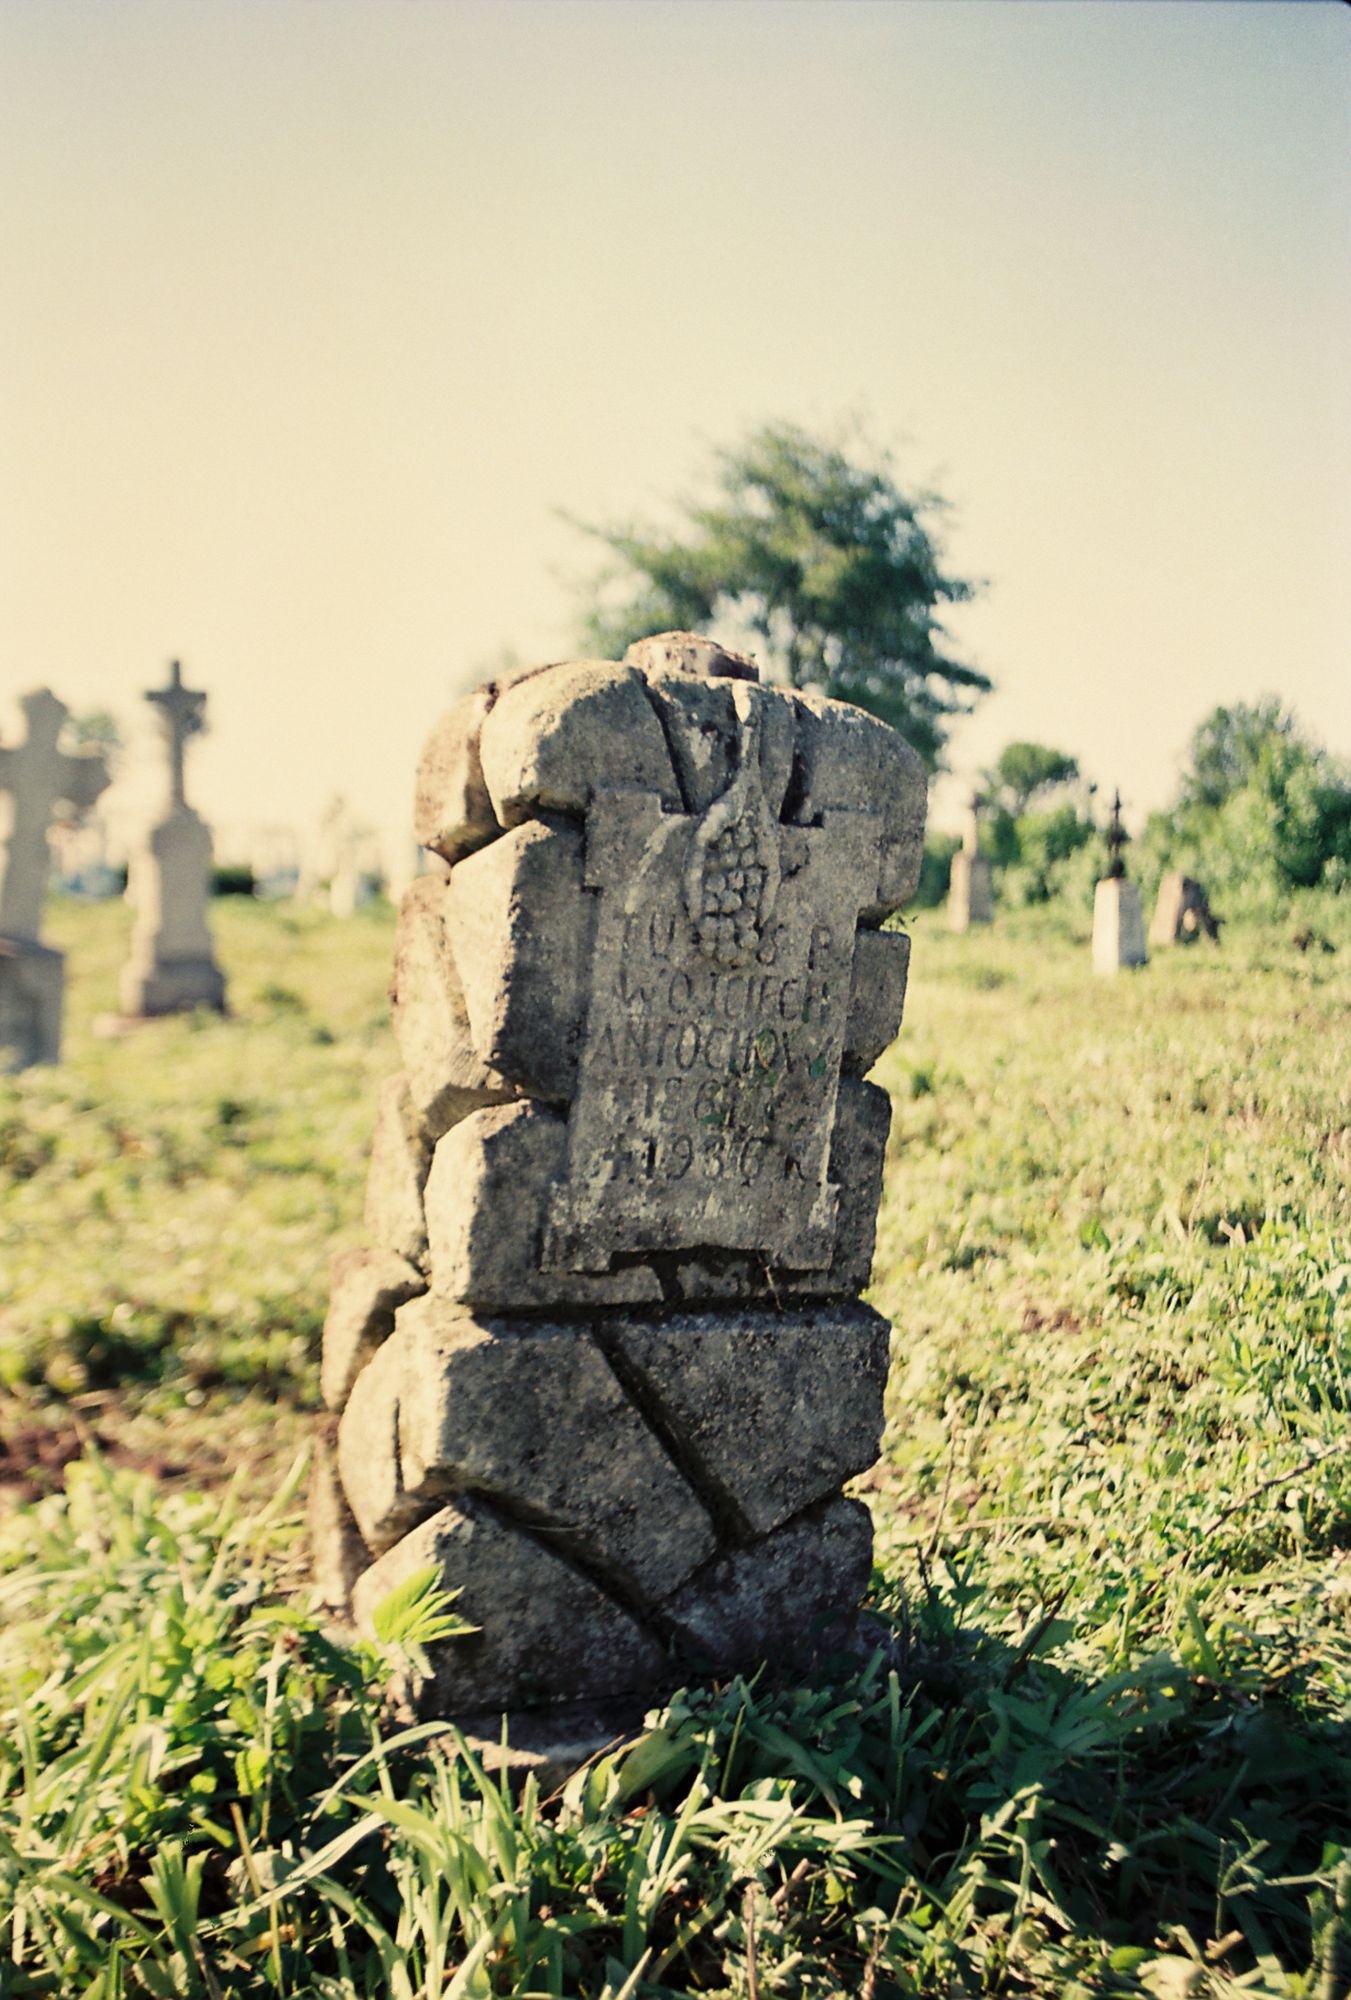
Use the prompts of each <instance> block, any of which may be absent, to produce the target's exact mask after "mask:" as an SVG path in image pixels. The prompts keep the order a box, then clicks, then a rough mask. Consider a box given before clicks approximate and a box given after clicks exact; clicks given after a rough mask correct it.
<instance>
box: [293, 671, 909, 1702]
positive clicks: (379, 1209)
mask: <svg viewBox="0 0 1351 2000" xmlns="http://www.w3.org/2000/svg"><path fill="white" fill-rule="evenodd" d="M924 813H925V777H924V771H923V767H922V765H921V762H920V760H919V758H918V757H917V756H916V755H915V753H914V752H913V751H912V750H911V749H910V748H909V746H908V745H907V744H905V743H904V742H903V741H902V740H901V738H900V737H899V736H897V735H896V733H895V732H894V731H893V730H892V729H890V728H888V727H887V726H886V725H884V724H882V723H880V722H877V721H875V720H874V719H873V718H872V717H871V716H869V715H866V714H864V713H863V712H862V711H861V710H859V709H855V708H851V707H849V706H847V705H846V704H844V703H840V702H835V701H830V700H827V699H825V698H824V697H821V696H818V695H815V694H809V693H803V694H796V693H789V692H785V691H782V690H779V689H775V688H768V687H762V686H760V685H759V684H758V680H757V677H756V670H755V668H754V667H753V666H752V665H751V663H750V662H749V661H746V660H743V659H741V658H739V657H738V656H735V655H732V654H728V653H726V652H725V651H723V650H722V649H720V648H719V647H718V646H716V645H715V644H714V643H712V642H711V641H709V640H705V639H698V638H694V637H692V636H691V635H688V634H681V633H675V634H665V635H663V636H662V637H661V638H658V639H651V640H646V641H644V642H642V643H641V644H640V645H638V646H636V647H633V648H631V649H630V652H629V654H628V656H627V658H626V659H625V660H624V661H623V662H613V661H604V660H582V661H569V662H565V663H562V664H559V665H554V666H550V667H543V668H537V669H533V670H529V671H526V672H524V673H521V674H518V675H516V676H515V677H513V678H511V679H509V680H504V681H500V682H497V683H493V684H490V685H489V686H487V687H485V688H480V689H478V690H477V691H476V692H475V693H473V694H471V695H468V696H466V697H465V699H464V700H463V701H461V702H459V703H458V704H457V705H456V706H455V707H454V708H452V709H451V710H450V712H449V713H448V714H447V715H445V716H444V717H443V718H442V719H441V721H440V722H439V723H438V724H437V725H436V727H435V729H434V730H433V732H432V734H431V737H430V739H429V741H428V744H427V747H426V750H425V752H424V755H423V759H422V763H421V766H420V770H419V774H418V786H417V800H416V815H415V831H416V835H417V838H418V840H419V841H420V842H421V843H422V844H423V845H424V846H425V847H427V848H428V849H429V850H430V851H431V852H432V853H433V854H434V855H436V856H438V857H440V861H441V863H442V865H444V866H446V870H447V872H445V873H443V874H438V875H426V876H423V877H421V878H420V879H419V880H418V881H416V882H415V883H414V884H413V885H412V887H411V888H410V889H409V890H408V891H407V893H406V895H405V896H404V898H403V901H402V904H401V907H400V914H399V925H398V937H397V944H396V958H395V971H394V983H393V988H392V997H393V1009H394V1025H395V1030H396V1035H397V1039H398V1043H399V1048H400V1053H401V1056H402V1059H403V1069H402V1071H401V1072H400V1074H398V1075H397V1076H394V1077H391V1078H390V1079H389V1081H388V1083H387V1084H386V1086H385V1087H384V1090H383V1092H382V1094H381V1097H380V1103H379V1110H378V1114H377V1118H376V1126H375V1136H374V1143H373V1147H372V1154H371V1164H370V1174H369V1180H368V1184H367V1202H366V1238H367V1240H366V1243H365V1245H364V1246H363V1247H361V1248H358V1249H356V1250H353V1251H350V1252H348V1253H346V1254H345V1255H344V1256H343V1257H342V1258H341V1259H340V1260H339V1262H338V1265H337V1268H336V1270H335V1275H334V1282H333V1288H332V1294H331V1300H330V1306H329V1313H328V1318H327V1322H326V1324H325V1328H324V1342H323V1394H324V1398H325V1401H326V1403H327V1405H328V1408H329V1410H330V1412H331V1415H330V1419H329V1425H330V1429H329V1445H328V1447H327V1450H326V1454H325V1455H323V1456H322V1458H321V1463H320V1467H319V1472H318V1477H317V1480H316V1485H315V1498H314V1513H313V1525H314V1532H315V1542H316V1548H315V1555H316V1572H317V1574H318V1576H319V1578H320V1579H321V1581H322V1583H323V1585H324V1587H325V1589H326V1591H327V1593H328V1595H329V1597H330V1599H331V1600H332V1601H334V1602H344V1603H346V1602H347V1601H348V1599H349V1597H350V1607H351V1610H352V1613H353V1615H354V1616H355V1619H356V1621H357V1623H358V1625H360V1626H362V1627H365V1628H367V1629H369V1627H370V1625H371V1621H372V1617H373V1614H374V1611H375V1609H376V1607H377V1606H378V1605H379V1603H380V1602H381V1600H382V1599H383V1598H385V1597H386V1596H387V1595H388V1594H389V1592H390V1591H391V1590H393V1589H394V1588H396V1586H397V1585H398V1584H399V1583H400V1582H401V1581H402V1580H403V1579H405V1578H407V1577H408V1576H409V1575H411V1574H412V1573H414V1572H415V1571H418V1570H421V1569H423V1568H424V1567H425V1566H427V1565H431V1566H432V1567H434V1568H435V1570H436V1571H437V1572H438V1574H439V1576H440V1577H441V1578H442V1579H443V1581H444V1585H445V1587H446V1588H447V1589H453V1590H457V1591H459V1592H460V1593H461V1594H460V1596H459V1598H458V1599H457V1603H456V1608H457V1610H459V1611H460V1612H461V1613H463V1615H464V1616H466V1617H467V1618H468V1619H469V1620H470V1621H471V1622H472V1623H473V1624H474V1625H476V1626H478V1627H479V1628H480V1629H479V1631H478V1632H477V1633H476V1634H475V1635H474V1636H472V1637H461V1638H455V1639H450V1640H447V1641H445V1642H443V1643H441V1644H439V1645H436V1646H433V1647H431V1648H430V1649H429V1659H430V1663H431V1672H430V1676H429V1677H428V1678H427V1679H426V1680H425V1681H424V1682H422V1683H421V1684H420V1685H419V1686H418V1688H417V1690H416V1695H417V1701H418V1705H419V1706H420V1707H421V1708H422V1710H423V1712H425V1713H431V1714H453V1715H456V1716H457V1717H473V1716H475V1715H484V1714H490V1713H493V1712H500V1711H501V1710H503V1709H511V1710H513V1711H520V1710H522V1709H528V1708H532V1707H540V1706H541V1705H542V1706H543V1707H544V1708H545V1709H546V1710H548V1711H549V1712H551V1713H552V1714H553V1715H554V1716H555V1717H557V1716H560V1715H561V1714H562V1713H563V1712H564V1710H563V1709H562V1708H560V1706H559V1705H560V1704H574V1705H575V1704H578V1703H587V1702H593V1703H594V1702H597V1701H608V1700H613V1699H616V1698H623V1697H635V1698H641V1697H642V1696H643V1695H644V1694H646V1693H648V1692H651V1691H652V1690H654V1689H658V1688H660V1687H661V1686H662V1685H664V1684H672V1683H673V1682H674V1681H676V1680H678V1679H679V1678H681V1677H684V1676H688V1675H690V1674H692V1673H700V1672H704V1671H715V1672H725V1671H729V1670H732V1669H735V1668H739V1667H743V1666H750V1665H753V1664H755V1663H756V1662H758V1661H760V1660H762V1659H764V1658H767V1657H769V1658H773V1659H775V1660H777V1661H780V1662H794V1661H801V1660H803V1659H805V1658H806V1657H808V1656H809V1655H811V1654H812V1653H813V1651H814V1650H818V1649H820V1648H821V1647H822V1646H829V1644H830V1643H831V1635H832V1633H833V1634H834V1638H835V1641H836V1643H838V1642H839V1640H840V1637H841V1635H842V1634H847V1633H848V1632H849V1631H850V1630H852V1626H853V1621H854V1619H855V1616H856V1613H857V1608H858V1605H859V1603H860V1600H861V1598H862V1596H863V1593H864V1590H865V1587H866V1585H867V1581H868V1576H869V1570H870V1564H871V1554H872V1531H871V1526H870V1522H869V1517H868V1514H867V1511H866V1509H865V1508H864V1507H863V1505H862V1503H861V1502H859V1501H857V1500H853V1499H848V1498H845V1497H843V1494H842V1488H843V1487H844V1485H845V1483H846V1481H848V1480H849V1479H850V1478H852V1477H853V1476H854V1475H856V1474H858V1473H860V1472H862V1471H864V1470H866V1469H867V1467H868V1466H870V1465H871V1464H872V1463H873V1461H874V1460H875V1458H876V1455H877V1451H878V1448H879V1443H880V1438H881V1429H882V1394H883V1387H884V1383H885V1380H886V1373H887V1358H888V1345H889V1334H890V1329H889V1327H888V1325H887V1323H886V1321H885V1320H883V1319H881V1318H880V1317H879V1316H878V1315H877V1314H876V1313H875V1312H873V1311H871V1310H870V1309H869V1308H868V1307H866V1306H864V1305H861V1304H860V1303H859V1302H858V1294H859V1292H860V1291H861V1290H862V1289H863V1287H864V1286H865V1285H866V1283H867V1281H868V1276H869V1270H870V1266H871V1261H872V1251H873V1236H874V1229H875V1222H876V1211H877V1204H878V1198H879V1194H880V1188H881V1176H882V1162H883V1154H884V1151H885V1147H886V1141H887V1132H888V1126H889V1122H890V1105H889V1101H888V1098H887V1095H886V1093H885V1091H883V1090H881V1089H879V1088H878V1087H877V1086H876V1085H874V1084H870V1083H868V1082H866V1081H865V1080H864V1078H865V1073H866V1072H867V1070H868V1069H869V1068H870V1067H871V1066H872V1064H873V1063H874V1062H875V1061H876V1059H877V1057H878V1056H879V1055H880V1054H881V1053H882V1051H883V1049H884V1048H885V1047H886V1046H887V1044H888V1043H889V1042H890V1041H891V1040H892V1039H893V1037H894V1036H895V1034H896V1032H897V1029H898V1027H899V1025H900V1018H901V1007H902V1001H903V998H904V992H905V981H906V970H907V963H908V958H909V939H908V938H907V937H906V936H905V935H904V933H902V932H900V931H888V930H885V929H883V928H882V925H883V921H884V919H885V918H886V917H887V916H888V914H889V913H890V912H891V911H893V910H895V909H896V908H898V907H899V905H900V904H901V903H903V902H904V901H905V899H906V898H907V897H908V896H909V895H910V894H911V892H912V890H913V888H914V885H915V882H916V880H917V878H918V872H919V861H920V852H921V845H922V840H923V829H924ZM488 1733H489V1734H495V1733H496V1732H495V1728H491V1727H490V1728H489V1732H488Z"/></svg>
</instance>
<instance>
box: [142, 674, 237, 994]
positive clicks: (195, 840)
mask: <svg viewBox="0 0 1351 2000" xmlns="http://www.w3.org/2000/svg"><path fill="white" fill-rule="evenodd" d="M145 698H146V700H147V701H148V702H150V703H152V704H153V706H154V707H155V709H156V710H157V711H158V714H159V718H160V722H161V725H162V727H163V731H164V739H165V746H166V748H167V750H168V766H169V800H168V809H167V811H166V812H165V814H164V816H163V817H162V818H161V819H160V820H158V821H157V822H156V824H155V825H154V826H152V827H151V828H150V830H149V832H148V834H147V835H146V837H145V841H144V843H143V845H142V846H141V847H140V848H139V849H138V850H137V852H136V853H134V854H133V856H132V859H131V869H130V877H129V880H128V884H127V895H128V898H129V900H130V901H131V903H132V904H133V905H134V907H135V910H136V925H135V928H134V930H133V932H132V939H131V957H130V958H129V959H128V961H127V963H126V964H125V965H124V966H123V968H122V981H121V998H122V1011H123V1013H124V1014H127V1015H129V1016H132V1017H135V1018H142V1017H146V1016H152V1015H158V1014H174V1013H180V1012H183V1011H185V1010H188V1009H191V1008H193V1007H214V1008H216V1009H217V1010H218V1011H219V1012H221V1013H223V1012H224V1011H225V975H224V973H223V972H222V971H221V969H220V967H219V965H217V963H216V958H215V952H214V949H213V946H212V942H211V932H210V928H209V926H208V923H207V905H208V901H209V898H210V894H211V830H210V828H209V827H208V826H207V824H206V822H205V820H203V819H202V818H201V817H200V816H199V815H198V814H197V813H195V812H194V811H193V809H192V807H191V806H190V805H189V804H188V802H187V797H186V794H185V791H184V784H183V776H184V772H183V766H184V758H185V752H186V747H187V743H188V739H189V738H190V737H192V736H195V735H197V734H198V733H199V732H200V731H201V730H202V729H204V728H205V726H206V717H205V709H206V696H205V694H203V693H201V692H200V691H199V690H198V689H195V688H188V687H185V686H184V685H183V675H182V669H181V667H180V666H179V663H178V661H177V660H174V661H173V662H172V663H171V665H170V669H169V685H168V686H167V687H164V688H152V689H150V690H148V692H147V694H146V697H145Z"/></svg>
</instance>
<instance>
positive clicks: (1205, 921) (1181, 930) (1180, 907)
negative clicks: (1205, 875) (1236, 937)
mask: <svg viewBox="0 0 1351 2000" xmlns="http://www.w3.org/2000/svg"><path fill="white" fill-rule="evenodd" d="M1219 935H1220V926H1219V922H1218V920H1217V919H1216V918H1215V917H1213V916H1212V915H1211V913H1210V904H1209V902H1208V901H1207V899H1206V892H1205V890H1204V889H1203V888H1202V887H1201V884H1200V883H1199V882H1194V881H1193V880H1192V878H1191V876H1190V875H1184V874H1183V873H1182V872H1181V870H1180V869H1175V870H1173V871H1172V872H1171V873H1170V874H1167V875H1165V876H1164V878H1163V880H1162V881H1161V882H1160V884H1159V894H1158V900H1157V901H1156V902H1155V904H1154V918H1153V922H1152V923H1151V924H1150V926H1149V942H1150V943H1151V944H1155V945H1169V944H1190V943H1191V942H1192V941H1193V940H1194V939H1195V938H1198V937H1202V936H1204V937H1208V938H1214V939H1216V940H1217V941H1218V939H1219Z"/></svg>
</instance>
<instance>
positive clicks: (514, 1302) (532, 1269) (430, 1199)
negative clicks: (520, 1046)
mask: <svg viewBox="0 0 1351 2000" xmlns="http://www.w3.org/2000/svg"><path fill="white" fill-rule="evenodd" d="M566 1151H567V1126H566V1125H565V1123H564V1121H563V1120H562V1119H561V1118H560V1117H559V1116H558V1114H557V1113H556V1112H553V1111H549V1110H548V1109H546V1107H545V1106H544V1105H541V1104H511V1105H500V1106H498V1107H497V1108H496V1109H494V1110H490V1111H479V1112H475V1113H474V1114H473V1115H472V1116H471V1117H469V1118H466V1119H465V1120H464V1121H463V1122H462V1123H461V1124H459V1125H457V1126H455V1128H454V1129H453V1130H452V1131H450V1132H448V1133H447V1134H446V1136H445V1138H444V1139H442V1140H441V1141H440V1143H439V1144H438V1145H437V1148H436V1151H435V1153H434V1154H433V1156H432V1166H431V1172H430V1173H429V1175H428V1176H427V1187H426V1192H425V1195H424V1206H425V1209H426V1216H427V1237H428V1242H429V1244H430V1248H431V1264H432V1290H433V1291H434V1292H436V1293H438V1294H439V1295H441V1296H442V1297H444V1298H449V1299H458V1300H460V1301H461V1302H462V1303H464V1304H465V1305H470V1306H473V1307H475V1308H476V1309H477V1310H478V1311H481V1312H489V1313H498V1312H503V1313H511V1312H538V1311H540V1310H545V1311H547V1310H549V1309H550V1308H551V1307H564V1308H568V1307H574V1306H586V1305H610V1304H613V1305H628V1304H633V1305H642V1304H645V1303H653V1302H656V1301H658V1300H660V1298H661V1287H660V1286H659V1285H658V1283H657V1280H656V1278H655V1277H654V1276H653V1274H652V1273H651V1271H650V1270H648V1269H647V1268H646V1266H644V1265H639V1264H633V1265H629V1266H626V1267H624V1268H621V1269H619V1270H617V1271H611V1272H606V1273H603V1274H601V1275H598V1276H594V1277H593V1276H589V1275H585V1276H584V1275H578V1274H575V1273H572V1272H561V1271H542V1270H541V1269H540V1247H541V1243H542V1239H543V1234H544V1227H545V1221H546V1213H547V1208H548V1203H549V1197H550V1195H551V1193H552V1190H553V1188H554V1187H555V1185H556V1184H557V1182H558V1181H559V1179H560V1178H561V1177H562V1174H563V1171H564V1163H565V1159H566Z"/></svg>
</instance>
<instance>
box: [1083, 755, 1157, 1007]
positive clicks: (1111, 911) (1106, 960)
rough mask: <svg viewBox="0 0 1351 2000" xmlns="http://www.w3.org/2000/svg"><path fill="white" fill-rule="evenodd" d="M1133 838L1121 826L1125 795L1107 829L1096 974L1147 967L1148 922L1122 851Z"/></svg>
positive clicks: (1096, 915)
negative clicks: (1122, 803)
mask: <svg viewBox="0 0 1351 2000" xmlns="http://www.w3.org/2000/svg"><path fill="white" fill-rule="evenodd" d="M1129 838H1130V835H1129V834H1128V833H1127V832H1126V829H1125V827H1124V826H1123V825H1122V824H1121V794H1120V792H1118V793H1117V794H1116V796H1115V798H1114V799H1113V800H1112V819H1111V824H1110V825H1109V827H1108V829H1107V849H1108V853H1109V855H1110V856H1111V860H1110V863H1109V865H1108V870H1107V873H1106V875H1104V876H1103V878H1102V880H1101V881H1100V882H1099V883H1098V886H1097V888H1096V890H1095V891H1094V895H1093V970H1094V971H1095V972H1102V973H1107V972H1120V971H1121V970H1123V968H1126V967H1129V966H1134V965H1144V964H1145V963H1146V962H1147V960H1148V957H1149V954H1148V952H1147V951H1146V950H1145V918H1144V910H1143V908H1142V906H1141V902H1140V885H1139V884H1138V883H1137V882H1132V881H1131V880H1130V878H1129V877H1128V876H1127V874H1126V864H1125V862H1124V861H1123V860H1122V858H1121V850H1122V848H1123V847H1124V846H1125V845H1126V842H1127V841H1128V840H1129Z"/></svg>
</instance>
